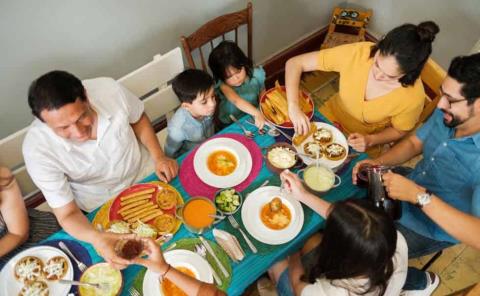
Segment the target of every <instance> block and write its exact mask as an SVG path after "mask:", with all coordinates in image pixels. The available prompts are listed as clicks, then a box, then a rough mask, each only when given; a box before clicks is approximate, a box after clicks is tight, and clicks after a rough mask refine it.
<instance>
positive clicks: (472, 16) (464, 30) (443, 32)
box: [348, 0, 480, 68]
mask: <svg viewBox="0 0 480 296" xmlns="http://www.w3.org/2000/svg"><path fill="white" fill-rule="evenodd" d="M348 4H349V5H358V6H361V7H364V8H371V9H373V18H372V21H371V23H370V25H369V31H371V32H375V33H377V34H378V35H380V36H381V35H383V34H384V33H386V32H388V31H389V30H390V29H393V28H394V27H396V26H398V25H401V24H403V23H414V24H418V23H420V22H422V21H425V20H432V21H434V22H436V23H437V24H438V26H439V27H440V33H439V34H438V35H437V37H436V39H435V42H434V44H433V54H432V56H433V58H434V59H435V60H436V61H437V62H438V63H440V65H442V66H443V67H444V68H448V65H449V64H450V61H451V59H452V58H453V57H455V56H457V55H461V54H468V53H469V52H470V50H471V49H472V47H473V46H474V44H475V43H476V42H477V40H479V39H480V1H478V0H459V1H453V0H420V1H419V0H401V1H398V0H397V1H395V0H349V1H348Z"/></svg>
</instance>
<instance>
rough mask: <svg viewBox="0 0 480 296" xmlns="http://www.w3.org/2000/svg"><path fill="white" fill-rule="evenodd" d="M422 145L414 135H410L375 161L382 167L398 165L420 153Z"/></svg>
mask: <svg viewBox="0 0 480 296" xmlns="http://www.w3.org/2000/svg"><path fill="white" fill-rule="evenodd" d="M422 148H423V143H422V141H420V139H419V138H418V137H417V136H416V135H410V136H408V137H407V138H405V139H404V140H402V141H400V142H399V143H398V144H397V145H395V146H393V147H392V148H391V149H390V150H388V151H387V152H386V153H384V154H383V155H381V156H380V157H378V158H377V159H376V160H377V161H378V162H380V163H381V164H383V165H398V164H401V163H404V162H405V161H408V160H410V159H412V158H413V157H415V156H417V155H420V154H421V153H422Z"/></svg>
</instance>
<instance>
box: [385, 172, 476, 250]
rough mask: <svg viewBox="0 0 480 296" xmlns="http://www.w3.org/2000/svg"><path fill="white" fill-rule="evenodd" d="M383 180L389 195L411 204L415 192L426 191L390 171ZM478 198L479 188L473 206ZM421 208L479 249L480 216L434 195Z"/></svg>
mask: <svg viewBox="0 0 480 296" xmlns="http://www.w3.org/2000/svg"><path fill="white" fill-rule="evenodd" d="M383 182H384V185H385V187H386V189H387V191H388V194H389V196H390V197H392V198H395V199H399V200H403V201H406V202H410V203H412V204H415V203H417V194H419V193H424V192H425V191H426V189H425V188H424V187H422V186H419V185H417V184H416V183H415V182H413V181H412V180H410V179H407V178H405V177H403V176H401V175H398V174H394V173H391V172H389V173H387V174H385V175H383ZM478 198H480V189H476V190H475V191H474V196H473V198H472V203H473V207H475V202H476V201H477V200H478ZM422 210H423V212H424V213H425V214H426V215H427V216H429V217H430V218H431V219H432V220H433V221H435V223H437V224H438V226H440V227H441V228H442V229H443V230H445V231H446V232H447V233H448V234H450V235H451V236H453V237H454V238H456V239H457V240H459V241H462V242H463V243H465V244H468V245H470V246H472V247H474V248H476V249H479V250H480V218H478V217H475V216H472V215H470V214H467V213H464V212H462V211H460V210H457V209H456V208H454V207H452V206H450V205H449V204H447V203H445V202H444V201H442V200H441V199H440V198H439V197H437V196H435V195H433V196H432V200H431V202H430V203H429V204H427V205H425V206H424V207H423V208H422ZM474 212H475V210H474ZM477 214H478V213H477Z"/></svg>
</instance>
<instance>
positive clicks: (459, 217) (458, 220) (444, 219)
mask: <svg viewBox="0 0 480 296" xmlns="http://www.w3.org/2000/svg"><path fill="white" fill-rule="evenodd" d="M423 211H424V212H425V214H427V216H429V217H430V218H431V219H432V220H433V221H435V223H437V224H438V226H440V227H441V228H442V229H443V230H445V231H446V232H447V233H448V234H450V235H451V236H453V237H454V238H456V239H458V240H459V241H461V242H463V243H465V244H467V245H469V246H472V247H473V248H475V249H477V250H480V218H478V217H474V216H472V215H469V214H466V213H464V212H462V211H459V210H457V209H456V208H454V207H452V206H450V205H449V204H447V203H446V202H444V201H442V200H441V199H440V198H438V197H436V196H433V197H432V201H431V202H430V203H429V204H428V205H426V206H424V207H423Z"/></svg>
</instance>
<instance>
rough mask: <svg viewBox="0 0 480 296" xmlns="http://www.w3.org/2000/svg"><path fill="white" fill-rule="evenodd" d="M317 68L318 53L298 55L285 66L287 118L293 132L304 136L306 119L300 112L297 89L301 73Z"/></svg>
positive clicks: (306, 130)
mask: <svg viewBox="0 0 480 296" xmlns="http://www.w3.org/2000/svg"><path fill="white" fill-rule="evenodd" d="M317 68H318V51H314V52H310V53H306V54H302V55H298V56H296V57H293V58H291V59H289V60H288V61H287V63H286V65H285V87H286V89H287V101H288V116H289V117H290V120H291V121H292V123H293V125H294V127H295V132H296V133H298V134H301V135H304V134H306V133H307V132H308V130H309V126H310V124H309V120H308V117H307V116H306V115H305V114H304V113H303V112H302V110H301V109H300V106H299V103H298V88H299V85H300V77H301V75H302V73H303V72H310V71H314V70H317Z"/></svg>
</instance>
